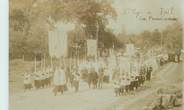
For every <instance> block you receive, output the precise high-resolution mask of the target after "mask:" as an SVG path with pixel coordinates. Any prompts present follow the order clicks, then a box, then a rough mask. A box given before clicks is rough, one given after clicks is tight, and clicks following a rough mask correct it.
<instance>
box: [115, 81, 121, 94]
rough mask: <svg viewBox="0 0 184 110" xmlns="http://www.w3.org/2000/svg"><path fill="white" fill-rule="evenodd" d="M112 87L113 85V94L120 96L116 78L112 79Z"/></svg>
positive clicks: (118, 83) (118, 82)
mask: <svg viewBox="0 0 184 110" xmlns="http://www.w3.org/2000/svg"><path fill="white" fill-rule="evenodd" d="M113 87H114V92H115V96H120V95H121V90H120V81H119V80H118V78H116V79H114V81H113Z"/></svg>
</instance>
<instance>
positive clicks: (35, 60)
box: [34, 56, 36, 72]
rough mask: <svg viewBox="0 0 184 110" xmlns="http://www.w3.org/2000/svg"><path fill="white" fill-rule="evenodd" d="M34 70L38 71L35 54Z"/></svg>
mask: <svg viewBox="0 0 184 110" xmlns="http://www.w3.org/2000/svg"><path fill="white" fill-rule="evenodd" d="M34 71H35V72H36V56H35V61H34Z"/></svg>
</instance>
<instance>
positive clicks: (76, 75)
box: [73, 70, 80, 92]
mask: <svg viewBox="0 0 184 110" xmlns="http://www.w3.org/2000/svg"><path fill="white" fill-rule="evenodd" d="M73 76H74V79H73V86H74V88H75V92H78V91H79V81H80V74H79V73H78V71H77V70H76V72H75V73H74V74H73Z"/></svg>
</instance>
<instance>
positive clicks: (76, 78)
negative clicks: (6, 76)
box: [24, 57, 169, 96]
mask: <svg viewBox="0 0 184 110" xmlns="http://www.w3.org/2000/svg"><path fill="white" fill-rule="evenodd" d="M165 59H166V58H165ZM159 60H160V61H163V58H160V59H159ZM166 60H167V61H166V62H164V63H163V62H161V63H160V65H161V66H162V65H163V64H166V63H167V62H168V61H169V57H168V58H167V59H166ZM151 62H152V61H151ZM85 65H86V64H85ZM89 65H90V66H89V68H85V69H83V70H82V69H80V67H79V66H80V65H78V66H73V67H69V66H61V65H60V66H59V65H56V66H54V67H47V69H45V68H44V69H42V70H39V71H36V72H33V73H31V74H30V73H25V74H24V90H30V89H32V88H35V89H42V88H48V87H53V93H54V95H57V94H58V93H62V94H63V93H64V91H66V90H68V88H69V87H71V88H72V89H74V91H75V92H78V91H79V89H80V81H81V80H83V81H84V82H86V83H87V84H88V87H89V88H94V89H96V88H102V87H103V83H104V82H107V83H111V84H112V85H113V87H114V92H115V95H116V96H120V95H123V94H126V93H128V92H130V91H134V90H136V89H138V88H139V87H140V86H142V85H144V82H145V81H150V80H151V78H152V72H153V71H154V67H153V65H151V64H149V65H148V64H146V65H144V64H141V65H139V69H138V71H136V73H133V72H132V73H130V72H129V73H127V72H126V71H120V69H119V66H117V67H115V68H113V69H111V70H110V68H109V67H108V66H106V67H103V66H99V68H96V67H95V66H96V65H97V64H96V65H95V64H90V63H89ZM125 68H126V67H125ZM109 70H110V71H109ZM113 70H116V71H113ZM134 72H135V71H134ZM109 73H110V74H109Z"/></svg>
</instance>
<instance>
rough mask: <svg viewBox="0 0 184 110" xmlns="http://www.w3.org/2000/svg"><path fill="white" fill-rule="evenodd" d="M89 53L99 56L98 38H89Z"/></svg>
mask: <svg viewBox="0 0 184 110" xmlns="http://www.w3.org/2000/svg"><path fill="white" fill-rule="evenodd" d="M87 55H88V56H97V40H87Z"/></svg>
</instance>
